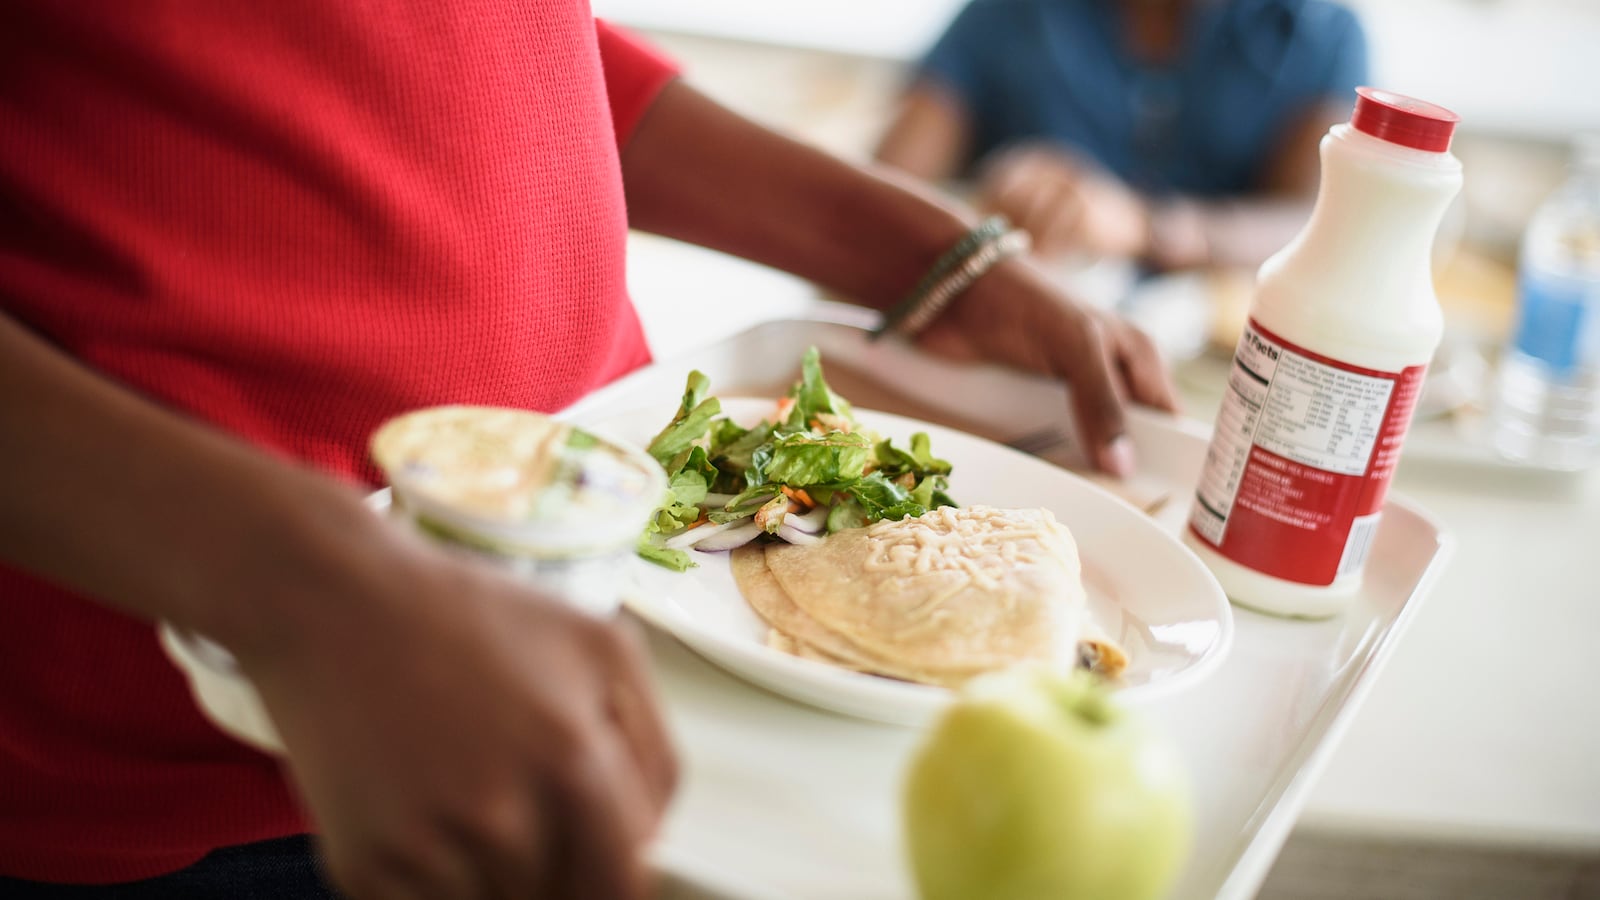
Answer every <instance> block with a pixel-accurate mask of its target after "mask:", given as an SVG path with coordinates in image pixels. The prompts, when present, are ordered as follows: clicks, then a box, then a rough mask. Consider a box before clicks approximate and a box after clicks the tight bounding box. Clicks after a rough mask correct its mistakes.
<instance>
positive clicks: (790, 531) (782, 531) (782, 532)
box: [778, 517, 822, 544]
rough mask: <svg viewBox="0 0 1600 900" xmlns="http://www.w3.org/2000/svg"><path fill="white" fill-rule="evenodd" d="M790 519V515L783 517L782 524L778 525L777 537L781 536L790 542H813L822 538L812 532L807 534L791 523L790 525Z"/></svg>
mask: <svg viewBox="0 0 1600 900" xmlns="http://www.w3.org/2000/svg"><path fill="white" fill-rule="evenodd" d="M790 521H792V517H785V518H784V520H783V524H782V525H779V526H778V537H781V538H783V539H784V540H786V541H788V542H789V543H791V544H815V543H817V542H818V541H820V540H822V538H820V537H817V536H816V535H814V534H809V533H807V532H804V531H801V530H800V529H798V528H796V527H794V526H793V525H790V524H789V522H790Z"/></svg>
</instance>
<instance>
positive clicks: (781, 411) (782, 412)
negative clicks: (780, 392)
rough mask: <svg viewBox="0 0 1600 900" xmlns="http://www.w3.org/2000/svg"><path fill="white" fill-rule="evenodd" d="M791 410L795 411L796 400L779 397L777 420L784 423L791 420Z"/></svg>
mask: <svg viewBox="0 0 1600 900" xmlns="http://www.w3.org/2000/svg"><path fill="white" fill-rule="evenodd" d="M791 409H794V398H793V397H779V398H778V412H777V415H776V418H777V420H778V421H779V422H782V421H783V420H784V419H787V418H789V410H791Z"/></svg>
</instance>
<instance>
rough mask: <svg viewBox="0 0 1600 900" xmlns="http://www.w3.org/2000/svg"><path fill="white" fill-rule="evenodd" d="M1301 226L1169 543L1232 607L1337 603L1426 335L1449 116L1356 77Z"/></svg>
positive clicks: (1381, 483)
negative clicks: (1188, 554)
mask: <svg viewBox="0 0 1600 900" xmlns="http://www.w3.org/2000/svg"><path fill="white" fill-rule="evenodd" d="M1357 94H1358V97H1357V100H1356V107H1355V113H1354V115H1352V116H1351V119H1350V122H1349V123H1348V124H1341V125H1335V126H1334V127H1333V128H1332V129H1331V130H1330V131H1329V132H1328V134H1327V136H1326V137H1324V138H1323V139H1322V183H1321V186H1320V187H1319V188H1318V191H1317V203H1316V209H1315V210H1314V211H1313V212H1312V214H1311V219H1310V221H1309V222H1308V223H1307V224H1306V227H1305V229H1304V230H1302V231H1301V232H1300V234H1299V236H1297V237H1296V238H1295V239H1294V240H1293V241H1292V242H1290V244H1289V246H1287V247H1285V248H1284V249H1282V250H1280V251H1279V252H1278V253H1277V255H1275V256H1273V257H1272V258H1271V259H1269V260H1267V262H1266V263H1265V264H1264V265H1262V267H1261V272H1260V276H1259V277H1258V279H1257V284H1256V291H1255V297H1254V300H1253V301H1252V304H1251V307H1250V318H1249V322H1248V324H1247V326H1246V328H1245V331H1244V334H1243V336H1241V337H1240V339H1239V346H1238V349H1237V350H1236V351H1235V354H1234V361H1233V366H1232V368H1231V369H1230V371H1229V376H1228V390H1227V393H1226V396H1225V398H1224V400H1223V403H1222V409H1221V410H1220V411H1219V412H1218V413H1217V423H1216V432H1215V434H1214V435H1213V436H1212V438H1211V447H1210V450H1209V451H1208V452H1207V454H1206V462H1205V468H1204V470H1203V472H1202V474H1201V477H1200V484H1199V486H1198V488H1197V490H1196V491H1195V504H1194V509H1193V511H1192V513H1191V515H1190V519H1189V529H1188V531H1187V532H1186V534H1185V538H1186V540H1187V541H1188V543H1189V545H1190V546H1191V547H1192V548H1193V549H1194V550H1195V552H1196V553H1198V554H1199V555H1200V557H1201V559H1203V560H1205V562H1206V564H1207V565H1209V566H1210V567H1211V571H1212V572H1213V573H1215V574H1216V576H1217V580H1218V581H1220V582H1221V583H1222V587H1223V589H1224V590H1225V591H1227V594H1228V596H1229V597H1230V598H1232V599H1233V600H1234V602H1236V603H1239V604H1241V605H1244V606H1248V607H1252V608H1255V609H1259V610H1262V611H1265V612H1271V613H1276V614H1278V615H1286V616H1301V617H1309V618H1320V617H1325V616H1330V615H1334V614H1335V613H1337V612H1339V611H1340V610H1341V609H1342V608H1343V607H1344V605H1345V603H1346V602H1347V601H1348V600H1349V599H1350V597H1351V596H1352V595H1353V594H1355V593H1356V591H1357V590H1359V589H1360V586H1361V573H1362V567H1363V565H1364V564H1365V562H1366V558H1367V553H1368V551H1369V550H1370V549H1371V547H1372V542H1373V538H1374V536H1375V534H1376V532H1377V528H1378V520H1379V516H1380V515H1381V514H1382V510H1383V499H1384V495H1385V493H1386V492H1387V491H1388V488H1389V480H1390V478H1391V477H1392V476H1393V474H1394V470H1395V466H1396V464H1397V462H1398V461H1399V457H1400V447H1401V443H1402V442H1403V441H1404V440H1405V435H1406V429H1407V427H1408V426H1409V424H1410V422H1411V412H1412V410H1413V408H1414V407H1415V405H1416V400H1417V395H1418V394H1419V393H1420V392H1421V389H1422V379H1423V375H1424V373H1425V372H1426V370H1427V366H1428V361H1429V360H1430V359H1431V358H1432V356H1433V352H1434V350H1435V348H1437V347H1438V345H1439V339H1440V337H1441V335H1442V333H1443V328H1444V322H1443V316H1442V314H1441V313H1440V311H1439V302H1438V298H1437V297H1435V296H1434V292H1433V278H1432V272H1431V271H1430V260H1429V257H1430V251H1431V249H1432V246H1433V238H1434V233H1435V232H1436V231H1437V230H1438V227H1439V221H1440V219H1441V218H1442V217H1443V216H1444V212H1445V208H1446V207H1447V206H1449V204H1450V201H1451V199H1452V198H1453V197H1455V195H1456V192H1457V191H1459V190H1460V189H1461V163H1460V161H1459V160H1457V159H1456V158H1455V157H1454V156H1452V155H1451V154H1450V138H1451V135H1452V134H1453V132H1454V130H1455V125H1456V122H1457V121H1458V117H1457V116H1456V115H1455V113H1452V112H1450V111H1449V110H1447V109H1443V108H1441V107H1438V106H1435V105H1433V104H1431V103H1425V102H1422V101H1420V100H1414V99H1412V98H1409V97H1403V96H1400V95H1398V94H1393V93H1389V92H1388V91H1381V90H1375V89H1372V88H1358V89H1357Z"/></svg>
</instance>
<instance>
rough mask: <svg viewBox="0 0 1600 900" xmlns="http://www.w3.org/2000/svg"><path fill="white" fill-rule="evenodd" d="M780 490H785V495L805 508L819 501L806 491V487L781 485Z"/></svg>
mask: <svg viewBox="0 0 1600 900" xmlns="http://www.w3.org/2000/svg"><path fill="white" fill-rule="evenodd" d="M778 490H780V491H783V495H784V496H785V497H788V498H789V499H790V500H793V501H794V502H796V503H798V504H800V505H801V507H802V508H804V509H811V508H812V507H814V506H816V505H817V501H815V500H813V499H811V495H810V494H808V493H806V490H805V488H792V487H789V486H788V485H780V486H779V487H778Z"/></svg>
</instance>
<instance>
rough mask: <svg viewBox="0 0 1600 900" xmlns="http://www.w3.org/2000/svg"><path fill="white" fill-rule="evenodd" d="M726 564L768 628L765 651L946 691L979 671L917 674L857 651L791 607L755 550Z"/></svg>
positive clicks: (743, 552)
mask: <svg viewBox="0 0 1600 900" xmlns="http://www.w3.org/2000/svg"><path fill="white" fill-rule="evenodd" d="M730 565H731V566H732V568H733V577H734V580H735V581H736V582H738V585H739V590H740V592H741V593H742V594H744V598H745V600H746V601H747V602H748V603H749V604H750V608H751V609H753V610H755V612H756V614H757V615H759V616H760V617H761V618H762V619H763V620H764V621H766V623H767V624H768V625H769V626H771V627H770V631H769V632H768V634H767V646H769V647H772V648H773V649H774V650H779V651H781V652H784V653H788V654H790V655H791V656H798V657H800V658H801V659H810V660H814V661H816V662H825V663H828V664H830V665H834V666H839V667H840V668H844V669H850V670H852V671H856V672H871V673H874V674H878V675H886V676H889V677H891V678H899V679H901V680H903V681H916V682H921V683H924V684H937V685H944V686H949V687H954V686H957V685H960V684H962V683H964V682H965V681H967V679H969V678H972V677H974V676H976V675H978V674H980V672H981V671H982V670H981V669H928V670H919V669H915V668H911V667H907V666H904V665H901V664H898V663H896V662H895V661H894V660H892V659H884V658H880V657H876V656H874V655H873V654H871V653H868V652H866V651H864V650H862V649H861V648H860V647H858V646H856V645H854V644H852V643H850V642H849V641H848V640H846V639H845V638H844V637H842V636H841V635H839V634H837V633H836V632H833V631H830V630H828V629H827V628H825V627H823V626H822V624H821V623H819V622H818V621H817V620H815V619H813V618H811V616H810V615H808V614H807V613H806V612H805V610H803V609H801V608H800V607H799V606H798V605H796V604H795V602H794V601H793V600H792V599H791V598H790V597H789V595H788V594H787V593H785V592H784V590H783V588H782V587H781V586H780V585H779V584H778V580H777V578H775V577H774V576H773V574H772V572H771V570H770V569H768V568H767V563H766V551H764V550H763V549H762V548H761V547H759V546H756V545H747V546H744V547H741V548H739V549H737V550H735V551H733V553H732V556H731V559H730Z"/></svg>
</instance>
